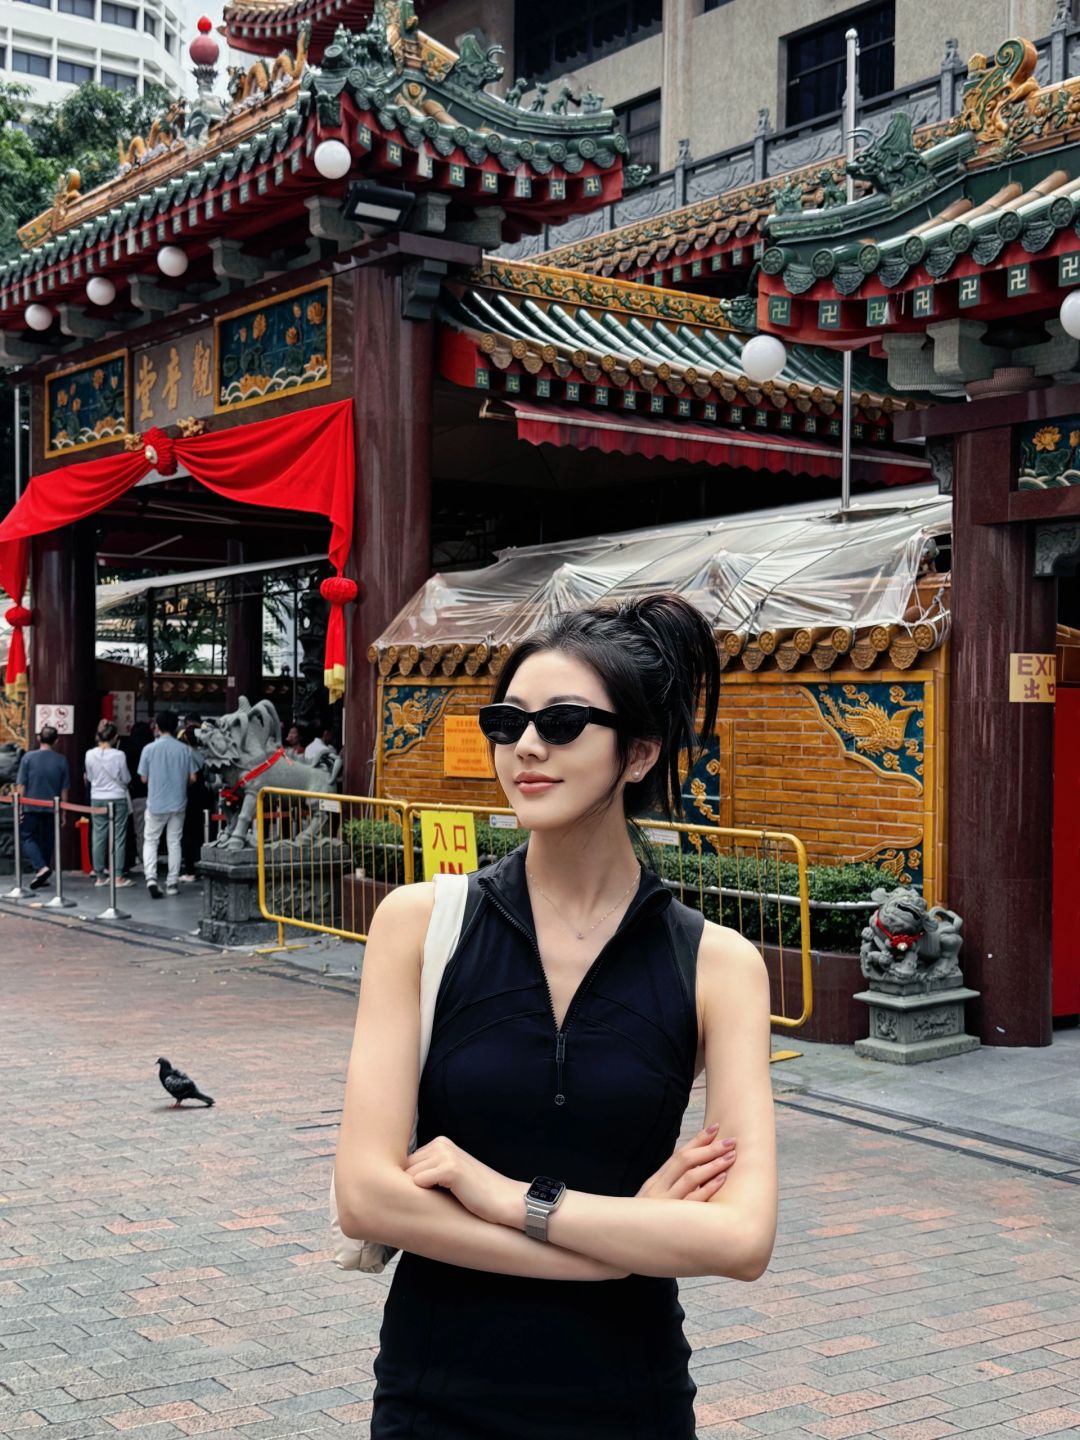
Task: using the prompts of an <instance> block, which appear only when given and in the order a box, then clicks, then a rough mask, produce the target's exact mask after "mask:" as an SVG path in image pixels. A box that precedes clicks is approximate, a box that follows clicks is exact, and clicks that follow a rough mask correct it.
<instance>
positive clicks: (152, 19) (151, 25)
mask: <svg viewBox="0 0 1080 1440" xmlns="http://www.w3.org/2000/svg"><path fill="white" fill-rule="evenodd" d="M142 28H143V29H144V30H145V31H146V33H147V34H148V35H152V36H153V37H154V39H155V40H156V39H157V37H158V18H157V16H156V15H148V14H147V13H146V11H145V10H144V11H143V17H142Z"/></svg>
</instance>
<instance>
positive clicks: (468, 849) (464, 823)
mask: <svg viewBox="0 0 1080 1440" xmlns="http://www.w3.org/2000/svg"><path fill="white" fill-rule="evenodd" d="M420 840H421V843H422V845H423V848H424V879H425V880H432V879H434V877H435V876H436V875H466V874H468V872H469V871H470V870H475V869H476V868H477V865H478V861H477V858H476V822H475V820H474V818H473V815H472V812H471V811H469V810H421V811H420Z"/></svg>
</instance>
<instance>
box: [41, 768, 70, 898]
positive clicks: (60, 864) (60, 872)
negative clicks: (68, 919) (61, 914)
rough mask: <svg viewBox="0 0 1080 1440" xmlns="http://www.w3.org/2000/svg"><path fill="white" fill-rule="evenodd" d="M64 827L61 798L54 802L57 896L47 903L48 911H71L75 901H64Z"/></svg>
mask: <svg viewBox="0 0 1080 1440" xmlns="http://www.w3.org/2000/svg"><path fill="white" fill-rule="evenodd" d="M62 826H63V804H62V802H61V800H60V797H59V796H57V797H56V798H55V799H54V800H53V864H54V866H55V869H54V870H53V875H54V876H55V877H56V894H55V895H54V896H53V897H52V899H51V900H46V901H45V909H46V910H70V909H71V908H72V907H73V906H74V904H75V901H74V900H65V899H64V861H63V857H62V856H61V854H60V840H61V836H60V831H61V828H62Z"/></svg>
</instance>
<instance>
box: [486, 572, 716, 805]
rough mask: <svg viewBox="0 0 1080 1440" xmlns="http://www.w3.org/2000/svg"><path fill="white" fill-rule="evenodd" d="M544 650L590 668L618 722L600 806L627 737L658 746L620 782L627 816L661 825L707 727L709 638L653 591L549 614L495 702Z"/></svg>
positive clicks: (694, 615)
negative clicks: (637, 776) (650, 815)
mask: <svg viewBox="0 0 1080 1440" xmlns="http://www.w3.org/2000/svg"><path fill="white" fill-rule="evenodd" d="M545 650H561V651H563V652H565V653H566V654H568V655H572V656H574V658H575V659H578V660H581V661H583V662H584V663H585V664H586V665H588V666H590V668H591V669H593V670H594V671H595V672H596V674H597V675H598V676H599V677H600V679H601V681H602V682H603V684H604V688H605V689H606V690H607V692H608V695H609V697H610V699H611V708H612V710H613V711H614V712H615V714H616V715H617V716H618V718H619V723H618V726H617V728H616V731H615V736H616V745H617V752H618V771H617V774H616V778H615V781H614V784H613V786H612V789H611V791H610V793H609V795H608V796H607V797H606V798H605V802H602V803H606V802H607V801H610V798H611V797H612V796H613V795H614V794H615V791H616V790H617V789H618V785H619V781H620V780H621V778H622V776H623V774H624V772H625V770H626V767H627V765H628V764H629V761H630V753H631V750H632V748H633V744H634V741H635V740H658V741H659V742H660V754H659V755H658V757H657V760H656V764H655V765H653V766H652V768H651V769H650V770H649V773H648V774H647V775H646V776H645V778H644V779H643V780H640V781H638V782H637V783H636V784H634V783H630V784H628V785H627V786H626V789H625V791H624V805H625V809H626V813H627V815H628V816H629V815H634V814H639V813H641V812H642V811H648V810H653V809H656V810H659V811H660V813H661V814H662V815H664V816H666V818H667V819H668V820H674V819H676V818H677V817H678V816H680V815H681V814H682V812H683V800H682V774H683V769H684V767H686V768H692V767H693V765H694V764H695V762H696V761H697V759H698V758H699V757H700V755H701V753H702V751H703V750H704V748H705V745H706V744H707V743H708V739H709V737H710V736H711V735H712V734H713V732H714V731H715V729H716V713H717V710H718V708H719V704H720V661H719V658H718V656H717V653H716V641H715V639H714V638H713V634H712V631H711V630H710V628H709V626H708V624H707V623H706V621H705V619H704V617H703V616H702V615H701V614H700V612H699V611H697V610H695V608H694V607H693V605H691V604H690V603H689V601H687V600H684V599H683V597H682V596H681V595H674V594H658V595H643V596H640V597H638V598H636V599H633V600H624V601H622V602H620V603H619V604H617V605H611V604H597V605H590V606H587V607H586V608H584V609H581V610H572V611H568V612H567V613H565V614H562V615H558V616H556V617H555V619H554V620H552V621H551V622H550V623H549V624H548V625H545V626H544V628H543V629H542V630H539V631H534V632H533V634H532V635H529V636H528V637H527V638H526V639H525V640H523V641H521V643H520V644H519V645H517V646H516V647H515V648H514V650H513V651H511V653H510V655H509V656H508V657H507V659H506V662H505V664H504V665H503V667H502V670H501V671H500V672H499V677H498V680H497V681H496V684H495V691H494V694H493V696H492V699H493V700H494V701H495V703H499V702H500V701H501V700H502V699H503V697H504V696H505V695H506V693H507V691H508V690H509V688H510V682H511V680H512V679H513V677H514V675H515V673H516V672H517V670H518V669H519V668H520V666H521V665H522V664H523V663H524V661H525V660H527V659H528V658H529V656H530V655H537V654H540V653H541V652H542V651H545ZM699 711H701V712H702V718H701V724H700V726H699V724H698V712H699Z"/></svg>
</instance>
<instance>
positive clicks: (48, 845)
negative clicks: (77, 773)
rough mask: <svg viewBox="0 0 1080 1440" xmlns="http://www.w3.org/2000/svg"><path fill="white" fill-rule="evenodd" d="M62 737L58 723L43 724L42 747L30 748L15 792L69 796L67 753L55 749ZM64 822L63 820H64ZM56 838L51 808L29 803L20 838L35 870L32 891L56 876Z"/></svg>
mask: <svg viewBox="0 0 1080 1440" xmlns="http://www.w3.org/2000/svg"><path fill="white" fill-rule="evenodd" d="M58 738H59V731H58V730H57V729H56V727H55V725H43V726H42V727H41V733H40V734H39V735H38V748H37V749H36V750H28V751H27V752H26V754H25V755H24V756H23V757H22V759H21V760H20V761H19V769H18V771H17V772H16V775H15V792H16V794H17V795H18V796H19V798H20V799H25V800H49V801H52V800H55V799H57V797H59V798H60V799H61V800H66V799H67V798H68V792H69V790H70V788H71V771H70V769H69V768H68V762H67V761H66V760H65V759H64V757H63V755H58V754H57V753H56V751H55V750H54V749H53V746H54V745H55V744H56V742H57V739H58ZM60 823H61V824H63V823H64V822H63V819H62V818H61V821H60ZM55 838H56V829H55V823H54V821H53V813H52V811H51V810H45V809H43V808H41V807H39V806H36V805H34V806H29V807H28V808H27V809H26V810H24V811H23V812H22V818H21V821H20V824H19V841H20V843H21V845H22V850H23V854H24V855H25V856H26V858H27V860H29V862H30V864H31V866H32V867H33V870H34V877H33V879H32V880H31V881H30V889H31V890H40V889H41V887H42V886H43V885H47V884H48V883H49V877H50V876H51V875H52V873H53V872H52V862H53V842H54V840H55Z"/></svg>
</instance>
